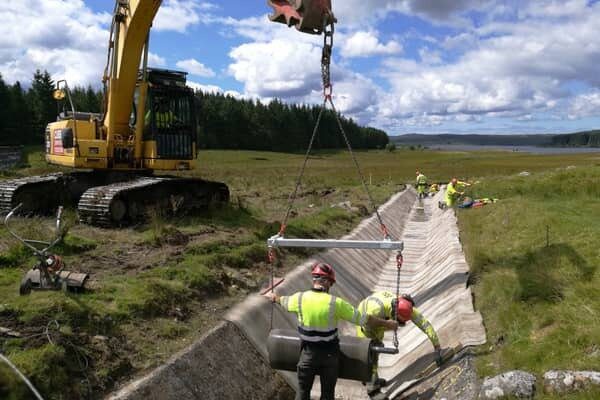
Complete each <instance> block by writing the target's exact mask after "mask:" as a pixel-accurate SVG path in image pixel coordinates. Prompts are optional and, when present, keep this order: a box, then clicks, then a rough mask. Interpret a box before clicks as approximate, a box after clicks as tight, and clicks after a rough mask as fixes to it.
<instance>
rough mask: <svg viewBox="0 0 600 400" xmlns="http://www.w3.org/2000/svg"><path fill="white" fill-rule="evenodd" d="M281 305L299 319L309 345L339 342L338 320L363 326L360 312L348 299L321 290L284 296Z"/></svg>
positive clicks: (303, 334) (303, 338) (299, 328)
mask: <svg viewBox="0 0 600 400" xmlns="http://www.w3.org/2000/svg"><path fill="white" fill-rule="evenodd" d="M279 303H280V304H281V306H282V307H283V308H284V309H285V310H286V311H289V312H293V313H295V314H296V315H297V317H298V332H299V333H300V338H301V339H302V340H304V341H306V342H312V343H315V342H320V343H327V342H336V341H337V339H338V330H337V325H338V321H339V320H341V319H343V320H345V321H348V322H351V323H353V324H354V325H358V324H359V323H360V320H359V319H360V313H359V312H358V311H357V310H356V309H355V308H354V307H353V306H352V305H351V304H350V303H348V302H347V301H346V300H344V299H341V298H339V297H336V296H332V295H330V294H329V293H327V292H323V291H319V290H315V289H313V290H307V291H305V292H297V293H294V294H293V295H291V296H281V298H280V299H279Z"/></svg>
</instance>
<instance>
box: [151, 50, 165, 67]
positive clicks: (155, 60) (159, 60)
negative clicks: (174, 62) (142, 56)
mask: <svg viewBox="0 0 600 400" xmlns="http://www.w3.org/2000/svg"><path fill="white" fill-rule="evenodd" d="M166 65H167V60H165V58H164V57H161V56H159V55H158V54H155V53H152V52H148V66H150V67H165V66H166Z"/></svg>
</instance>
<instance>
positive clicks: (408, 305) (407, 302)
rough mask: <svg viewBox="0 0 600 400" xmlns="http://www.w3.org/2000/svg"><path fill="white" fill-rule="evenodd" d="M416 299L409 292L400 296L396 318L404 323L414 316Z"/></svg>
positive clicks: (397, 301)
mask: <svg viewBox="0 0 600 400" xmlns="http://www.w3.org/2000/svg"><path fill="white" fill-rule="evenodd" d="M414 305H415V301H414V300H413V299H412V297H411V296H410V295H408V294H403V295H402V296H399V297H398V299H397V300H396V319H397V320H398V322H401V323H404V322H406V321H410V319H411V318H412V311H413V306H414Z"/></svg>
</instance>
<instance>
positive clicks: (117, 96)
mask: <svg viewBox="0 0 600 400" xmlns="http://www.w3.org/2000/svg"><path fill="white" fill-rule="evenodd" d="M161 3H162V0H116V1H115V7H114V12H113V19H112V24H111V29H110V37H109V43H108V56H107V63H106V68H105V70H104V76H103V84H104V104H103V112H102V113H100V114H94V113H89V112H81V111H79V110H76V109H75V107H74V106H73V102H72V99H71V95H70V92H69V87H68V84H67V82H66V81H65V80H61V81H58V82H57V90H56V91H55V92H54V97H55V99H56V100H58V101H60V102H61V103H62V104H63V112H61V113H60V114H59V116H58V118H57V121H56V122H52V123H50V124H48V126H47V127H46V132H45V138H46V160H47V162H48V163H50V164H54V165H59V166H64V167H71V168H74V169H77V170H76V171H73V172H70V173H57V174H51V175H45V176H31V177H27V178H22V179H14V180H7V181H2V182H0V213H2V212H4V213H8V212H10V211H11V210H13V209H15V208H16V207H17V206H18V205H21V206H20V208H19V212H21V213H50V212H52V211H53V210H55V209H56V208H57V207H58V206H59V205H69V204H72V205H77V211H78V215H79V219H80V221H81V222H83V223H88V224H92V225H98V226H121V225H126V224H130V223H132V222H135V221H137V220H139V219H142V218H143V217H144V216H145V215H147V212H148V210H150V209H154V210H159V212H161V213H172V212H181V211H186V210H190V209H195V208H202V207H206V206H207V205H209V204H215V203H216V204H219V203H223V202H227V201H228V200H229V189H228V188H227V186H226V185H225V184H223V183H219V182H210V181H205V180H202V179H199V178H181V177H172V176H165V175H158V176H157V175H154V172H155V171H186V170H191V169H193V168H194V164H195V160H196V158H197V144H196V138H197V135H196V129H197V124H196V116H195V107H194V92H193V90H192V89H190V88H189V87H187V86H186V73H185V72H181V71H170V70H161V69H153V68H149V67H148V46H149V34H150V28H151V26H152V21H153V20H154V17H155V16H156V13H157V12H158V10H159V8H160V6H161ZM268 4H269V5H270V6H271V7H272V8H273V10H274V14H273V15H272V16H271V20H273V21H275V22H282V23H285V24H287V25H288V26H292V25H294V26H296V28H297V29H299V30H301V31H303V32H307V33H312V34H320V33H321V32H322V30H323V26H324V24H325V23H330V22H331V21H330V20H331V19H332V18H333V16H332V14H331V11H330V10H331V1H330V0H293V1H283V0H269V1H268Z"/></svg>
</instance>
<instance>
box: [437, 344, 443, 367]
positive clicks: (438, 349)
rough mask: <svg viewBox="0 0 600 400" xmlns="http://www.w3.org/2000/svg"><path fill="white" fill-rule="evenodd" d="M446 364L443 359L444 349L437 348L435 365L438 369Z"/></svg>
mask: <svg viewBox="0 0 600 400" xmlns="http://www.w3.org/2000/svg"><path fill="white" fill-rule="evenodd" d="M443 363H444V359H443V358H442V349H441V348H440V347H436V348H435V364H436V365H437V366H438V367H441V366H442V364H443Z"/></svg>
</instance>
